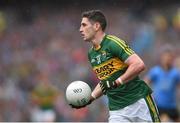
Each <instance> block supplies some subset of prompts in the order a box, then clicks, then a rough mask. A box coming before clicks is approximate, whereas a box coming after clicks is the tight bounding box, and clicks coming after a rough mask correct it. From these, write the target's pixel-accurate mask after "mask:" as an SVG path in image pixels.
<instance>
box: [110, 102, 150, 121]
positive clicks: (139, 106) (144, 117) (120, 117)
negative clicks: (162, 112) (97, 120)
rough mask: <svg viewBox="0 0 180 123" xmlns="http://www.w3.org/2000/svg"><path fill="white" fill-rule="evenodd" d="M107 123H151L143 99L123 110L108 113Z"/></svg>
mask: <svg viewBox="0 0 180 123" xmlns="http://www.w3.org/2000/svg"><path fill="white" fill-rule="evenodd" d="M109 114H110V117H109V122H152V118H151V114H150V112H149V108H148V105H147V103H146V101H145V99H144V98H142V99H140V100H138V101H137V102H135V103H133V104H131V105H129V106H126V107H125V108H123V109H119V110H116V111H110V112H109Z"/></svg>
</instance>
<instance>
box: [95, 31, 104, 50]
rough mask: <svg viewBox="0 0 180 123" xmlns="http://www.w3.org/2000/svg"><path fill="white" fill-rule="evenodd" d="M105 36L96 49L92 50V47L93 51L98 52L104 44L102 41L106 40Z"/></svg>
mask: <svg viewBox="0 0 180 123" xmlns="http://www.w3.org/2000/svg"><path fill="white" fill-rule="evenodd" d="M106 36H107V35H106V34H105V35H104V37H103V40H102V41H101V43H100V45H99V46H98V47H97V48H94V47H93V49H94V50H95V51H98V50H100V49H101V47H102V46H103V43H104V41H105V39H106Z"/></svg>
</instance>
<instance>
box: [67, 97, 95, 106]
mask: <svg viewBox="0 0 180 123" xmlns="http://www.w3.org/2000/svg"><path fill="white" fill-rule="evenodd" d="M94 100H95V99H94V97H92V96H90V100H89V102H88V103H86V104H85V105H83V106H75V105H72V104H69V105H70V106H71V108H75V109H80V108H84V107H86V106H87V105H90V104H91V103H92V102H93V101H94Z"/></svg>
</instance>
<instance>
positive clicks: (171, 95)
mask: <svg viewBox="0 0 180 123" xmlns="http://www.w3.org/2000/svg"><path fill="white" fill-rule="evenodd" d="M174 56H175V54H174V50H173V48H172V47H171V45H165V46H164V47H163V48H161V51H160V55H159V64H157V65H155V66H154V67H152V68H151V69H150V70H149V72H148V73H147V75H146V77H145V81H146V82H148V83H149V84H150V85H151V86H152V88H153V91H154V93H153V95H154V98H155V102H156V104H157V107H158V109H159V113H160V116H161V120H162V121H179V111H178V107H177V100H176V99H177V92H178V89H180V73H179V71H178V69H177V68H175V67H174V66H173V65H174Z"/></svg>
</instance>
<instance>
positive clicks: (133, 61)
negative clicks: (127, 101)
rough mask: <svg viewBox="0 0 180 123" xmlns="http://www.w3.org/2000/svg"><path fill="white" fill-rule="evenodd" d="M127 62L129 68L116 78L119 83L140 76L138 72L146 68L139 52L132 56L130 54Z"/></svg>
mask: <svg viewBox="0 0 180 123" xmlns="http://www.w3.org/2000/svg"><path fill="white" fill-rule="evenodd" d="M125 63H126V64H127V65H128V68H127V70H126V72H125V73H124V74H123V75H121V76H120V77H119V78H118V79H117V80H116V83H117V84H118V85H120V84H122V83H126V82H128V81H129V80H132V79H133V78H134V77H136V76H138V74H139V73H141V72H142V71H143V70H144V69H145V64H144V62H143V61H142V60H141V58H140V57H139V56H138V55H137V54H132V55H131V56H129V57H128V58H127V59H126V60H125Z"/></svg>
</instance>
